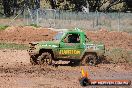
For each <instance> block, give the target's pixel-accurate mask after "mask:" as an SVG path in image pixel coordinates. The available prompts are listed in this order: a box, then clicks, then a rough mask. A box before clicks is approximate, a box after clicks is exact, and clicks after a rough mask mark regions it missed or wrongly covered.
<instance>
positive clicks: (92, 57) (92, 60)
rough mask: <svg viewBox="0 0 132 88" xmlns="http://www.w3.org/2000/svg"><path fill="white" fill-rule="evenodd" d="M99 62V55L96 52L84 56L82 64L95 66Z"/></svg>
mask: <svg viewBox="0 0 132 88" xmlns="http://www.w3.org/2000/svg"><path fill="white" fill-rule="evenodd" d="M96 63H97V55H96V54H91V53H90V54H87V55H85V56H84V58H83V59H82V62H81V64H82V65H86V66H87V65H90V66H94V65H96Z"/></svg>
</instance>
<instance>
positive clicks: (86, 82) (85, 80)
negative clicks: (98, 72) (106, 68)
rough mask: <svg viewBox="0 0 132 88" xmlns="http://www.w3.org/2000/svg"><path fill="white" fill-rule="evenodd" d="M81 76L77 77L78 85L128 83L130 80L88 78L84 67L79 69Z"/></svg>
mask: <svg viewBox="0 0 132 88" xmlns="http://www.w3.org/2000/svg"><path fill="white" fill-rule="evenodd" d="M81 73H82V76H81V77H80V78H79V82H80V85H81V86H83V87H85V86H90V85H91V86H92V85H113V86H114V85H118V86H119V85H121V86H123V85H130V84H131V81H130V80H93V79H90V78H89V73H88V72H85V71H84V69H81Z"/></svg>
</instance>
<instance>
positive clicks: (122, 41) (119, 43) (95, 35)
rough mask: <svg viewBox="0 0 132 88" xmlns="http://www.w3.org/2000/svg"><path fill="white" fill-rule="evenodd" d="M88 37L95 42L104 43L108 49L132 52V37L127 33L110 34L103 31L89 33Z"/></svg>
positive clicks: (114, 32)
mask: <svg viewBox="0 0 132 88" xmlns="http://www.w3.org/2000/svg"><path fill="white" fill-rule="evenodd" d="M87 36H88V38H90V39H92V40H94V41H98V42H99V41H100V42H103V43H104V44H105V46H106V48H111V47H112V48H115V47H118V48H119V47H120V48H123V49H128V50H132V35H131V34H128V33H126V32H116V31H111V32H109V31H107V30H105V29H102V30H99V31H87Z"/></svg>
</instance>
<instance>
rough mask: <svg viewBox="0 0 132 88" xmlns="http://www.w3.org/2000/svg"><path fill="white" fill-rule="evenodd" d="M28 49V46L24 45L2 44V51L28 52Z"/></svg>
mask: <svg viewBox="0 0 132 88" xmlns="http://www.w3.org/2000/svg"><path fill="white" fill-rule="evenodd" d="M28 48H29V47H28V45H24V44H15V43H0V49H14V50H26V49H28Z"/></svg>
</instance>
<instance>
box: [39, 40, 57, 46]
mask: <svg viewBox="0 0 132 88" xmlns="http://www.w3.org/2000/svg"><path fill="white" fill-rule="evenodd" d="M59 42H60V41H58V40H54V41H42V42H39V43H38V45H39V46H41V47H46V48H56V47H59Z"/></svg>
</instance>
